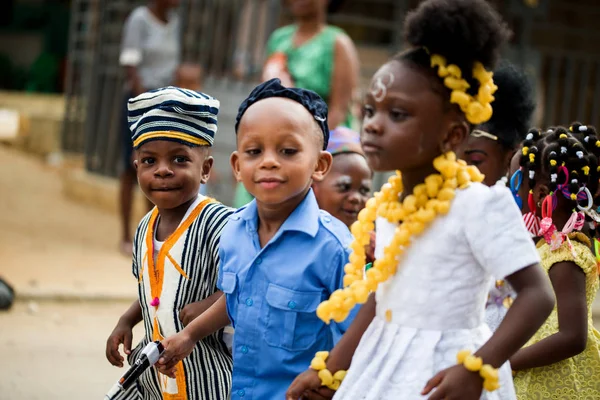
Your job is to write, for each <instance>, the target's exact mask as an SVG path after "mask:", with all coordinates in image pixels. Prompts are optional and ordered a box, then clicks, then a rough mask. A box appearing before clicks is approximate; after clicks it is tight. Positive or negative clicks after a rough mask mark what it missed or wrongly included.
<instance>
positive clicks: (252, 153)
mask: <svg viewBox="0 0 600 400" xmlns="http://www.w3.org/2000/svg"><path fill="white" fill-rule="evenodd" d="M246 154H248V155H251V156H255V155H257V154H260V150H259V149H248V150H246Z"/></svg>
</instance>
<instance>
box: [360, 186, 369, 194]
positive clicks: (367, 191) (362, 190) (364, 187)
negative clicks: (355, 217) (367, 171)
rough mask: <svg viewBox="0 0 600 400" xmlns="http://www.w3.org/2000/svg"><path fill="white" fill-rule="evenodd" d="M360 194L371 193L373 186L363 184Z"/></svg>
mask: <svg viewBox="0 0 600 400" xmlns="http://www.w3.org/2000/svg"><path fill="white" fill-rule="evenodd" d="M360 194H361V195H363V196H368V195H369V194H371V188H370V187H368V186H361V188H360Z"/></svg>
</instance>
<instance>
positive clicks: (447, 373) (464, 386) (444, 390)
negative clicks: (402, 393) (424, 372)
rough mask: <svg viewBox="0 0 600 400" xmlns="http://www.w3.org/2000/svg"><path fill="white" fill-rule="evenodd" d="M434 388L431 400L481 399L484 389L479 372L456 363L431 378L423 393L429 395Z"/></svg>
mask: <svg viewBox="0 0 600 400" xmlns="http://www.w3.org/2000/svg"><path fill="white" fill-rule="evenodd" d="M434 388H435V392H433V394H432V395H431V396H430V397H429V400H479V398H480V397H481V392H482V391H483V379H482V378H481V377H480V376H479V374H478V373H477V372H470V371H468V370H467V369H466V368H465V367H464V366H462V365H455V366H454V367H450V368H447V369H445V370H443V371H441V372H439V373H438V374H437V375H436V376H434V377H433V378H431V379H430V380H429V382H427V384H426V385H425V388H424V389H423V392H422V393H421V394H422V395H427V394H429V393H430V392H431V391H432V390H433V389H434Z"/></svg>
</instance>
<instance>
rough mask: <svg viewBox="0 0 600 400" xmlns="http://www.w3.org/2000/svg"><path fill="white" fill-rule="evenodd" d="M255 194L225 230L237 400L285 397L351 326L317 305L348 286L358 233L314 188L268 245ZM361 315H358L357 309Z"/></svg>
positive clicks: (225, 285)
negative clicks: (324, 206) (322, 314)
mask: <svg viewBox="0 0 600 400" xmlns="http://www.w3.org/2000/svg"><path fill="white" fill-rule="evenodd" d="M257 229H258V214H257V209H256V200H254V201H252V202H251V203H250V204H248V205H247V206H246V207H245V208H242V209H240V210H238V211H237V212H236V213H234V214H232V215H231V216H230V221H229V222H228V223H227V225H226V226H225V228H224V229H223V233H222V234H221V244H220V249H219V254H220V257H221V270H220V271H219V281H218V286H219V288H220V289H221V290H222V291H223V292H224V293H225V294H226V296H227V297H226V298H227V312H228V314H229V318H230V319H231V322H232V324H233V326H234V328H235V334H234V336H233V337H234V340H233V387H232V391H231V398H232V399H240V400H248V399H255V400H265V399H284V398H285V392H286V390H287V388H288V387H289V385H290V384H291V383H292V381H293V380H294V378H295V377H296V376H297V375H298V374H300V373H301V372H303V371H305V370H306V369H307V368H308V366H309V365H310V361H311V359H312V358H313V357H314V355H315V353H316V352H317V351H320V350H330V349H331V348H332V347H333V345H334V341H335V340H336V339H338V338H339V337H340V335H341V333H343V331H345V329H346V327H347V326H348V324H349V323H350V322H351V318H348V319H347V320H346V321H344V323H343V324H335V323H332V324H330V325H326V324H325V323H323V321H321V320H320V319H319V318H318V317H317V315H316V313H315V310H316V309H317V306H318V305H319V303H321V301H323V300H325V299H326V298H328V297H329V295H330V294H331V293H332V292H333V291H334V290H337V289H339V288H341V287H342V278H343V274H344V265H345V264H346V263H347V260H348V256H349V253H350V251H349V245H350V242H351V240H352V235H351V234H350V232H349V231H348V228H347V227H346V226H345V225H344V224H342V223H341V222H340V221H338V220H337V219H335V218H333V217H332V216H331V215H329V214H328V213H326V212H325V211H321V210H319V206H318V205H317V201H316V199H315V196H314V194H313V192H312V190H311V191H310V192H309V193H308V194H307V195H306V197H305V198H304V200H303V201H302V202H301V203H300V205H298V207H296V209H295V210H294V211H293V212H292V214H290V216H289V217H288V219H287V220H286V221H285V222H284V223H283V225H282V226H281V228H280V229H279V231H277V233H276V234H275V236H274V237H273V238H272V239H271V240H270V241H269V243H267V245H266V246H265V247H263V248H262V249H261V247H260V241H259V238H258V232H257ZM353 315H355V314H353Z"/></svg>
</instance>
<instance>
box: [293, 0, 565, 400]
mask: <svg viewBox="0 0 600 400" xmlns="http://www.w3.org/2000/svg"><path fill="white" fill-rule="evenodd" d="M404 26H405V29H406V30H405V34H406V40H407V42H408V43H410V44H411V45H412V48H411V49H409V50H407V51H406V52H404V53H402V54H400V55H398V56H396V57H394V58H393V59H392V60H391V61H389V62H388V63H386V64H385V65H383V66H382V67H381V68H380V69H379V70H378V71H377V72H376V74H375V75H374V76H373V79H372V81H371V90H370V91H369V93H367V94H366V97H365V104H364V106H363V128H362V135H361V140H362V146H363V149H364V151H365V153H366V155H367V159H368V161H369V164H370V165H371V167H372V168H373V169H374V170H376V171H390V170H399V171H400V172H401V178H400V177H393V178H391V179H390V181H389V184H388V185H384V187H382V192H381V194H380V195H376V197H375V199H371V200H369V202H367V207H366V209H365V212H364V213H361V214H362V215H361V216H359V222H358V223H357V225H356V226H353V227H352V232H353V234H354V235H355V240H356V242H355V243H353V244H352V249H353V250H354V252H355V253H353V255H352V256H351V258H350V264H349V265H347V266H346V272H347V274H348V275H347V276H346V277H345V278H344V283H345V284H348V285H349V286H348V287H347V288H346V289H345V291H342V292H340V293H338V294H337V295H336V296H332V297H331V299H330V300H328V301H326V302H324V303H323V304H321V305H320V306H319V308H318V309H317V314H318V315H320V316H321V317H322V318H324V319H326V320H328V319H329V318H333V319H335V320H336V321H339V320H340V319H343V317H344V316H345V315H346V313H347V305H348V304H352V303H353V302H354V301H356V302H365V303H364V304H363V306H362V307H361V308H360V310H359V312H358V314H357V316H356V318H355V319H354V321H353V323H352V325H351V326H350V328H349V330H348V331H347V332H346V333H345V335H344V336H343V337H342V339H341V340H340V342H339V343H338V344H337V346H336V347H335V348H334V349H333V350H332V351H331V352H330V354H329V355H328V358H326V360H325V362H321V361H320V360H314V361H313V363H312V364H311V365H312V366H313V367H314V368H315V369H312V368H311V369H309V370H307V371H306V372H304V373H303V374H301V375H300V376H299V377H297V378H296V380H295V381H294V382H293V383H292V385H291V386H290V388H289V389H288V392H287V399H289V400H292V399H293V400H297V399H298V398H307V399H316V398H322V397H326V398H327V397H331V396H332V395H333V392H332V389H336V388H337V392H336V393H335V395H334V396H333V398H334V399H336V400H340V399H342V400H347V399H352V400H376V399H378V400H379V399H381V400H397V399H402V400H416V399H424V398H427V399H430V400H442V399H446V400H447V399H452V400H454V399H460V400H476V399H486V400H500V399H502V400H508V399H510V400H514V399H516V396H515V392H514V387H513V384H512V376H511V370H510V366H509V365H508V364H507V363H506V361H507V360H508V359H509V358H510V357H511V355H512V354H514V353H515V352H516V351H517V350H519V349H520V348H521V347H522V346H523V345H524V344H525V343H526V342H527V340H528V339H529V338H530V337H531V336H532V335H533V334H534V333H535V332H536V331H537V329H538V328H539V327H540V326H541V325H542V324H543V322H544V321H545V319H546V318H547V317H548V315H549V314H550V312H551V310H552V306H553V304H554V300H553V294H552V289H551V287H550V285H549V283H548V280H547V278H546V277H545V276H544V272H543V270H542V269H541V267H540V265H539V256H538V254H537V251H536V249H535V246H534V245H533V243H532V241H531V239H530V237H529V234H528V233H527V230H526V229H525V226H524V224H523V221H522V219H521V215H520V212H519V209H518V207H517V206H516V204H515V202H514V200H513V198H512V196H511V193H510V191H509V190H508V189H506V188H502V187H498V186H494V187H487V186H485V185H482V184H480V183H470V184H469V182H472V181H477V180H481V178H480V174H479V172H478V171H477V170H476V169H475V168H474V167H467V166H466V164H463V163H460V162H457V161H456V159H455V158H454V155H453V153H451V151H453V150H456V149H457V148H458V147H459V145H461V144H462V143H463V141H464V140H466V138H467V136H468V135H469V132H470V129H471V127H472V126H474V125H478V124H481V123H483V122H485V121H486V120H489V118H490V117H491V113H492V112H493V110H492V106H493V103H492V104H490V103H491V101H492V100H493V97H491V96H490V94H493V92H494V91H495V87H494V85H493V81H492V74H491V73H489V72H488V71H489V69H490V68H493V66H494V64H495V62H494V61H495V59H496V58H497V55H498V52H499V48H500V45H501V44H502V43H504V42H505V40H506V38H507V36H508V34H507V31H506V28H505V24H504V22H503V21H502V20H501V18H500V16H499V15H498V13H497V12H496V11H494V10H493V8H492V7H491V6H490V5H489V4H488V3H487V2H486V1H485V0H426V1H425V2H423V3H421V4H420V6H419V7H418V8H417V9H416V10H415V11H413V12H411V13H410V14H409V15H408V16H407V20H406V21H405V25H404ZM442 78H445V79H442ZM469 88H475V89H479V88H482V90H481V91H480V92H478V90H472V91H470V90H468V89H469ZM490 97H491V98H490ZM436 171H439V173H440V174H439V175H438V174H436ZM409 193H413V194H412V195H408V194H409ZM396 196H399V197H396ZM378 206H381V207H378ZM382 214H383V216H385V217H387V218H388V219H391V220H392V221H393V223H390V222H389V221H388V220H386V219H384V218H378V219H377V221H376V225H377V229H376V232H377V240H376V252H375V256H376V261H375V263H374V265H373V267H372V268H371V269H369V271H367V273H366V274H365V276H366V277H364V278H363V276H362V271H363V268H361V264H360V262H361V261H362V259H363V258H364V250H363V252H362V253H363V254H361V245H362V243H364V242H365V241H368V232H369V230H370V229H372V227H373V225H372V224H370V223H369V221H371V220H372V219H374V218H375V217H376V216H377V215H379V216H381V215H382ZM396 222H402V223H401V224H397V223H396ZM363 265H364V264H363ZM372 271H375V272H372ZM492 279H506V280H508V282H509V283H511V285H512V286H513V287H514V288H515V290H516V292H517V293H518V297H517V299H516V300H515V302H514V304H513V306H512V307H511V309H510V310H509V312H508V313H507V315H506V317H505V319H504V321H503V322H502V324H501V326H500V327H499V328H498V330H497V331H496V332H495V333H494V334H493V335H492V333H491V331H490V329H489V327H488V326H487V325H486V324H485V320H484V307H485V303H486V299H487V294H488V288H489V284H490V282H491V281H492ZM365 287H366V289H365ZM367 289H368V290H374V291H375V293H371V294H370V295H368V292H367V291H366V290H367ZM347 294H351V295H352V297H348V296H346V295H347ZM367 295H368V297H367ZM463 350H466V351H471V352H474V354H473V355H470V356H468V357H466V354H465V353H464V352H463ZM317 358H321V359H322V358H324V353H317V355H316V359H317ZM323 367H324V368H325V369H326V370H328V371H329V372H331V374H334V379H333V380H331V379H327V377H328V376H329V375H328V374H327V373H323V372H322V371H324V369H323ZM484 367H485V368H484ZM317 370H319V372H317ZM344 370H347V374H346V375H345V377H344V374H343V373H339V372H340V371H344ZM335 377H337V383H336V378H335ZM340 381H341V385H339V383H340ZM332 383H333V384H332ZM324 385H327V388H324V387H323V386H324ZM337 386H339V388H338V387H337ZM498 386H499V387H500V388H502V391H499V390H496V389H498ZM484 387H485V390H484ZM319 396H320V397H319Z"/></svg>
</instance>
